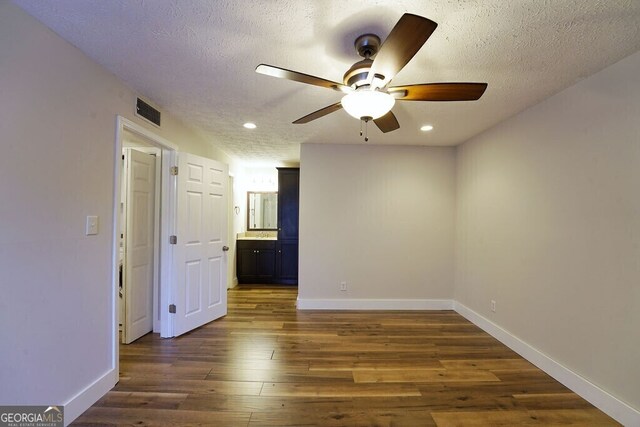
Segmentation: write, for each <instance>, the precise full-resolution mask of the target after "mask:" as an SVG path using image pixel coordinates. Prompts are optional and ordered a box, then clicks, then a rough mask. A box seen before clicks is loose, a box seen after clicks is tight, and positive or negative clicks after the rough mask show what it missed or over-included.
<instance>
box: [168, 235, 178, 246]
mask: <svg viewBox="0 0 640 427" xmlns="http://www.w3.org/2000/svg"><path fill="white" fill-rule="evenodd" d="M169 244H170V245H177V244H178V236H169Z"/></svg>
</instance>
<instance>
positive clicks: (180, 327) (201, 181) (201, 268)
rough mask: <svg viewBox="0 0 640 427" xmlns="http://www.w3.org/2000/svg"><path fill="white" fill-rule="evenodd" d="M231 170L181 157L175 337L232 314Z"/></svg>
mask: <svg viewBox="0 0 640 427" xmlns="http://www.w3.org/2000/svg"><path fill="white" fill-rule="evenodd" d="M228 175H229V173H228V166H227V165H225V164H224V163H220V162H216V161H214V160H211V159H206V158H203V157H199V156H195V155H193V154H188V153H179V154H178V177H177V178H178V179H177V213H176V216H177V222H176V237H177V242H176V248H175V251H174V262H175V264H174V271H175V279H174V287H173V289H174V297H173V298H172V300H173V301H175V303H174V305H175V315H174V323H173V324H174V335H175V336H178V335H181V334H184V333H185V332H188V331H190V330H192V329H194V328H197V327H198V326H201V325H204V324H205V323H208V322H211V321H212V320H215V319H217V318H219V317H222V316H224V315H226V314H227V263H228V259H227V258H228V256H227V254H228V252H226V251H227V250H228V248H227V234H228V232H227V230H228V227H227V183H228Z"/></svg>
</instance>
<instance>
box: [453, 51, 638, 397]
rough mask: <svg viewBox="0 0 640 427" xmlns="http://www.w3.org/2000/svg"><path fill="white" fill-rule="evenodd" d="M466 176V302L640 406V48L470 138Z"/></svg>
mask: <svg viewBox="0 0 640 427" xmlns="http://www.w3.org/2000/svg"><path fill="white" fill-rule="evenodd" d="M457 177H458V179H457V181H458V185H457V191H458V199H457V200H458V219H457V239H456V247H457V262H456V266H457V269H456V288H455V298H456V300H457V301H459V302H461V303H463V304H465V305H466V306H468V307H469V308H471V309H473V310H475V311H476V312H478V313H480V314H481V315H483V316H485V317H487V318H488V319H490V320H491V321H493V322H495V323H496V324H498V325H499V326H501V327H502V328H504V329H506V330H507V331H509V332H510V333H512V334H513V335H516V336H517V337H519V338H520V339H522V340H524V341H525V342H527V343H529V344H530V345H532V346H533V347H535V348H537V349H538V350H539V351H541V352H543V353H545V354H546V355H548V356H549V357H551V358H553V359H555V360H556V361H557V362H559V363H561V364H563V365H565V366H566V367H567V368H569V369H571V370H573V371H574V372H576V373H577V374H579V375H581V376H583V377H584V378H586V379H588V380H589V381H591V382H593V383H595V384H596V385H599V386H600V387H601V388H603V389H604V390H607V391H609V392H610V393H611V394H613V395H614V396H616V397H618V398H619V399H621V400H623V401H625V402H627V403H628V404H630V405H631V406H633V407H635V408H640V364H639V363H638V361H639V360H640V53H636V54H635V55H632V56H630V57H628V58H626V59H624V60H622V61H621V62H619V63H618V64H615V65H614V66H612V67H610V68H607V69H605V70H604V71H602V72H600V73H598V74H596V75H594V76H592V77H590V78H588V79H586V80H584V81H582V82H580V83H579V84H577V85H575V86H573V87H571V88H569V89H567V90H565V91H564V92H562V93H560V94H558V95H556V96H554V97H552V98H550V99H548V100H546V101H544V102H542V103H541V104H538V105H537V106H535V107H533V108H531V109H529V110H527V111H525V112H523V113H521V114H519V115H518V116H516V117H514V118H512V119H510V120H508V121H506V122H504V123H503V124H501V125H499V126H497V127H495V128H493V129H491V130H490V131H488V132H486V133H485V134H483V135H481V136H479V137H477V138H474V139H473V140H471V141H469V142H467V143H465V144H464V145H463V146H461V147H459V149H458V153H457ZM491 299H495V300H496V302H497V309H496V312H495V313H492V312H491V311H490V309H489V307H490V300H491Z"/></svg>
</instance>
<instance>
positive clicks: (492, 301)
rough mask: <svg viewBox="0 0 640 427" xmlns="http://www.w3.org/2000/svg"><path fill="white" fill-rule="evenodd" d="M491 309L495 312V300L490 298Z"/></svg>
mask: <svg viewBox="0 0 640 427" xmlns="http://www.w3.org/2000/svg"><path fill="white" fill-rule="evenodd" d="M491 311H493V312H494V313H495V312H496V300H494V299H492V300H491Z"/></svg>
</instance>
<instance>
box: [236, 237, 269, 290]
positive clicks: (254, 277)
mask: <svg viewBox="0 0 640 427" xmlns="http://www.w3.org/2000/svg"><path fill="white" fill-rule="evenodd" d="M237 250H238V264H237V270H238V271H237V276H238V283H244V284H246V283H274V280H275V277H276V241H275V240H238V243H237Z"/></svg>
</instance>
